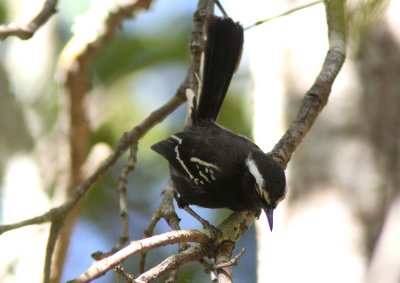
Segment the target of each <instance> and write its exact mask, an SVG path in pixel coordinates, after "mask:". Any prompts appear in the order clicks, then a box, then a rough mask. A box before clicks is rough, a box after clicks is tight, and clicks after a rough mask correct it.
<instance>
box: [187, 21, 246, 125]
mask: <svg viewBox="0 0 400 283" xmlns="http://www.w3.org/2000/svg"><path fill="white" fill-rule="evenodd" d="M242 48H243V27H242V26H241V25H240V24H239V23H235V22H234V21H233V20H232V19H231V18H220V17H211V18H209V22H208V30H207V40H206V48H205V55H204V63H203V66H202V67H203V68H202V71H201V77H200V94H199V96H198V97H197V99H195V100H196V101H195V103H193V109H191V110H192V113H191V120H192V123H194V124H195V123H196V122H197V121H199V120H201V119H203V120H209V121H215V120H216V118H217V116H218V112H219V109H220V108H221V105H222V102H223V100H224V98H225V95H226V92H227V90H228V87H229V84H230V82H231V79H232V76H233V73H234V72H235V70H236V67H237V65H238V64H239V61H240V57H241V53H242Z"/></svg>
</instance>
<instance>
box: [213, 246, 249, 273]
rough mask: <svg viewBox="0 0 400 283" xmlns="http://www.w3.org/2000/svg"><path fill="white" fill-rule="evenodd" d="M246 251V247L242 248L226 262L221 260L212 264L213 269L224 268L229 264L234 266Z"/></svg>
mask: <svg viewBox="0 0 400 283" xmlns="http://www.w3.org/2000/svg"><path fill="white" fill-rule="evenodd" d="M246 252H247V249H246V248H243V249H242V250H241V251H240V252H239V253H238V254H237V255H235V256H234V257H233V258H231V259H230V260H229V261H227V262H221V263H219V264H216V265H215V266H214V268H215V269H220V268H225V267H230V266H236V265H238V263H239V260H240V258H241V257H242V256H243V255H244V254H245V253H246Z"/></svg>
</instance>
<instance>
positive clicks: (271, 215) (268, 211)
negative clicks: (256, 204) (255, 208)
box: [264, 208, 274, 232]
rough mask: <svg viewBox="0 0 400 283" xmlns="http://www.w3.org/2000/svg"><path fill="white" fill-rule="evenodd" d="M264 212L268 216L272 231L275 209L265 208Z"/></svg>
mask: <svg viewBox="0 0 400 283" xmlns="http://www.w3.org/2000/svg"><path fill="white" fill-rule="evenodd" d="M264 212H265V214H266V215H267V219H268V224H269V228H270V229H271V232H272V228H273V227H274V209H273V208H264Z"/></svg>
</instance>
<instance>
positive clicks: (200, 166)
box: [152, 17, 286, 230]
mask: <svg viewBox="0 0 400 283" xmlns="http://www.w3.org/2000/svg"><path fill="white" fill-rule="evenodd" d="M206 37H207V38H206V47H205V53H204V54H203V55H204V58H203V65H202V68H201V69H202V71H201V74H200V78H199V79H200V81H199V83H200V86H199V89H200V92H199V94H198V95H196V96H195V95H190V93H192V94H193V92H191V91H188V92H187V94H188V101H189V103H190V106H189V107H190V108H189V110H190V111H189V112H190V114H189V123H188V125H187V126H186V127H185V129H184V130H183V131H182V132H179V133H176V134H174V135H172V136H170V137H169V138H167V139H165V140H162V141H160V142H158V143H156V144H154V145H153V146H152V149H153V150H154V151H156V152H157V153H159V154H160V155H162V156H163V157H164V158H165V159H167V160H168V162H169V165H170V172H171V180H172V182H173V184H174V186H175V188H176V190H177V191H178V193H179V198H178V204H179V205H180V206H185V205H190V204H194V205H198V206H202V207H207V208H223V207H225V208H229V209H232V210H235V211H241V210H259V209H263V210H264V212H265V214H266V216H267V219H268V222H269V226H270V229H271V230H272V227H273V210H274V209H275V207H276V206H277V204H278V203H279V202H280V201H281V200H282V199H283V198H284V197H285V188H286V179H285V174H284V171H283V169H282V168H281V167H280V166H279V164H277V162H275V161H274V160H273V159H272V158H271V157H270V156H268V155H267V154H265V153H264V152H263V151H262V150H261V149H260V148H259V147H258V146H257V145H255V144H254V143H253V142H251V141H250V140H249V139H248V138H246V137H244V136H240V135H237V134H235V133H233V132H231V131H229V130H228V129H225V128H223V127H221V126H219V125H218V124H216V122H215V120H216V118H217V115H218V112H219V110H220V108H221V105H222V102H223V100H224V98H225V95H226V92H227V90H228V87H229V84H230V81H231V79H232V76H233V73H234V72H235V70H236V67H237V65H238V63H239V61H240V57H241V53H242V48H243V27H242V26H241V25H240V24H239V23H235V22H234V21H233V20H232V19H231V18H220V17H210V18H209V19H208V29H207V34H206Z"/></svg>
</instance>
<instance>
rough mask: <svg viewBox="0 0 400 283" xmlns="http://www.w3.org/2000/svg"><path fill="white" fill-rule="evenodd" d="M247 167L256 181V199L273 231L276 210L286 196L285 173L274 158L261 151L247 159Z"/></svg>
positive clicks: (253, 153)
mask: <svg viewBox="0 0 400 283" xmlns="http://www.w3.org/2000/svg"><path fill="white" fill-rule="evenodd" d="M246 166H247V169H248V171H249V173H250V174H251V176H252V177H253V178H254V181H255V185H254V187H253V188H252V190H253V194H254V197H255V199H256V202H257V204H258V205H259V206H260V208H262V210H264V212H265V214H266V216H267V219H268V223H269V227H270V229H271V231H272V227H273V212H274V209H275V207H276V206H277V205H278V203H279V202H280V201H281V200H283V199H284V198H285V194H286V178H285V173H284V171H283V169H282V168H281V166H279V164H278V163H277V162H276V161H275V160H274V159H272V157H270V156H268V155H267V154H265V153H263V152H261V151H256V152H252V153H251V154H250V155H249V156H248V157H247V159H246Z"/></svg>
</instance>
